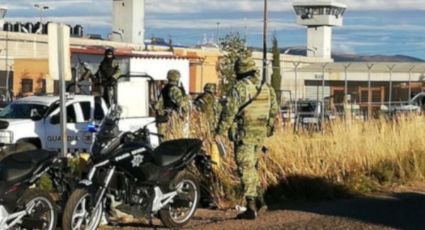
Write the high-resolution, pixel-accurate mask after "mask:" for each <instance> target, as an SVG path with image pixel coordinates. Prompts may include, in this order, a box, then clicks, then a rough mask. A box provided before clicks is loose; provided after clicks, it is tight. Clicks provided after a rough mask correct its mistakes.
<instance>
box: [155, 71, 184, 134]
mask: <svg viewBox="0 0 425 230" xmlns="http://www.w3.org/2000/svg"><path fill="white" fill-rule="evenodd" d="M167 80H168V82H167V84H166V85H165V86H164V87H163V88H162V90H161V93H160V94H159V97H158V100H157V102H156V104H155V110H156V113H157V114H158V115H160V116H168V117H171V116H172V115H173V114H176V115H178V116H179V117H180V118H182V119H183V120H184V119H185V118H187V115H188V112H189V97H188V96H187V95H186V91H185V90H184V89H183V87H182V86H180V85H179V83H180V72H179V71H178V70H170V71H168V73H167ZM159 131H160V133H161V134H165V133H166V125H160V126H159Z"/></svg>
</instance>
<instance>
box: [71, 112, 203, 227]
mask: <svg viewBox="0 0 425 230" xmlns="http://www.w3.org/2000/svg"><path fill="white" fill-rule="evenodd" d="M120 116H121V109H120V108H119V107H118V106H113V107H112V108H111V109H110V111H109V113H108V115H107V116H106V117H105V119H104V120H103V121H102V123H101V125H100V130H99V132H98V133H97V135H96V138H95V141H94V143H93V146H92V149H91V161H92V167H91V169H90V171H89V173H88V176H87V179H85V180H82V181H80V183H79V188H78V189H76V190H75V191H74V192H73V193H72V194H71V196H70V198H69V200H68V202H67V204H66V207H65V211H64V215H63V229H64V230H71V229H72V230H78V229H88V230H94V229H96V228H97V226H98V225H99V222H100V221H101V218H102V216H103V215H104V214H106V216H107V217H108V213H110V211H111V210H113V209H117V210H119V211H121V212H124V213H127V214H131V215H133V216H136V217H146V218H148V219H151V218H152V217H159V218H160V219H161V221H162V223H163V224H164V225H165V226H167V227H169V228H176V227H181V226H183V225H185V224H187V223H188V222H189V221H190V219H191V218H192V216H193V215H194V213H195V211H196V208H197V205H198V202H199V200H200V188H199V185H198V181H197V178H196V177H195V176H194V175H193V173H192V171H191V170H192V168H191V165H192V164H194V165H195V167H194V168H193V169H195V168H197V170H200V171H201V174H202V175H210V171H211V161H210V160H209V158H208V157H207V156H206V155H205V153H204V152H203V151H202V149H201V148H202V141H201V140H198V139H180V140H173V141H168V142H164V143H162V144H161V145H159V146H158V147H157V148H153V147H152V145H151V143H150V138H149V137H150V136H152V135H154V136H158V135H159V134H156V133H152V132H151V131H150V130H149V129H148V125H145V126H144V127H143V128H141V129H138V130H136V131H134V132H120V131H119V128H118V123H119V120H120ZM156 121H157V122H161V121H160V120H159V119H157V120H156Z"/></svg>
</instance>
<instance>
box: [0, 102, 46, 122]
mask: <svg viewBox="0 0 425 230" xmlns="http://www.w3.org/2000/svg"><path fill="white" fill-rule="evenodd" d="M34 109H35V110H37V112H38V114H39V115H40V116H44V115H45V114H46V111H47V109H48V107H47V106H45V105H38V104H31V103H17V102H15V103H11V104H9V105H8V106H7V107H6V108H4V109H3V110H2V111H0V118H4V119H30V118H31V110H34Z"/></svg>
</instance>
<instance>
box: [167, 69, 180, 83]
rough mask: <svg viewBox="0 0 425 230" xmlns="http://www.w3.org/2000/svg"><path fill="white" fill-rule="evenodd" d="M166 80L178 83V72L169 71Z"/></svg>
mask: <svg viewBox="0 0 425 230" xmlns="http://www.w3.org/2000/svg"><path fill="white" fill-rule="evenodd" d="M167 80H168V81H180V72H179V71H178V70H175V69H173V70H170V71H168V73H167Z"/></svg>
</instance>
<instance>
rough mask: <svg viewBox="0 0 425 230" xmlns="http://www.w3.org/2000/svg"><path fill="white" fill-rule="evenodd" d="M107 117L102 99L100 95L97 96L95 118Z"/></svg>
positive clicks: (98, 119) (97, 119)
mask: <svg viewBox="0 0 425 230" xmlns="http://www.w3.org/2000/svg"><path fill="white" fill-rule="evenodd" d="M104 117H105V113H104V112H103V109H102V100H101V98H100V97H96V98H95V100H94V119H95V120H96V121H100V120H102V119H103V118H104Z"/></svg>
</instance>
